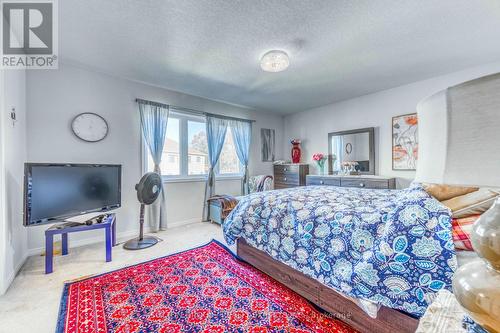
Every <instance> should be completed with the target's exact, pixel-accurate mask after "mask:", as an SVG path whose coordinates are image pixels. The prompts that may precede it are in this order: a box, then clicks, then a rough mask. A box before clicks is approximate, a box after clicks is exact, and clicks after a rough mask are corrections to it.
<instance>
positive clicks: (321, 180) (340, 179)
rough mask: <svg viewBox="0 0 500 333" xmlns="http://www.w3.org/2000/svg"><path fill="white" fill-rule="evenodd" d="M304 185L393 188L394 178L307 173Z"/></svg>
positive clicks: (394, 186)
mask: <svg viewBox="0 0 500 333" xmlns="http://www.w3.org/2000/svg"><path fill="white" fill-rule="evenodd" d="M306 185H329V186H340V187H357V188H371V189H394V188H396V179H395V178H389V177H382V176H336V175H335V176H332V175H330V176H319V175H308V176H307V177H306Z"/></svg>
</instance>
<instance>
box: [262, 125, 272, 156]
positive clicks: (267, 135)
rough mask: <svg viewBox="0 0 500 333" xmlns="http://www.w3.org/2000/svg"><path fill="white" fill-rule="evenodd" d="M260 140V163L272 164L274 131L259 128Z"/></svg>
mask: <svg viewBox="0 0 500 333" xmlns="http://www.w3.org/2000/svg"><path fill="white" fill-rule="evenodd" d="M260 140H261V143H262V147H261V157H262V162H274V151H275V150H274V146H275V138H274V129H269V128H261V129H260Z"/></svg>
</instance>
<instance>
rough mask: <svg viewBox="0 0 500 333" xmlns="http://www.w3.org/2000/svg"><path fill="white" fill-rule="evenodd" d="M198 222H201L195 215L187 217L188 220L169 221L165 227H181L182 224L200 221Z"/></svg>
mask: <svg viewBox="0 0 500 333" xmlns="http://www.w3.org/2000/svg"><path fill="white" fill-rule="evenodd" d="M200 222H201V218H199V217H195V218H193V219H188V220H182V221H176V222H171V223H167V229H171V228H177V227H182V226H185V225H188V224H193V223H200Z"/></svg>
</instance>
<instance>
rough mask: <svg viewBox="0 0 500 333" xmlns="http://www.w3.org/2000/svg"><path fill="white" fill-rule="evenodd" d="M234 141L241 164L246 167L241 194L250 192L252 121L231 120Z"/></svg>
mask: <svg viewBox="0 0 500 333" xmlns="http://www.w3.org/2000/svg"><path fill="white" fill-rule="evenodd" d="M229 127H231V132H232V133H233V141H234V143H235V145H236V154H237V155H238V159H239V160H240V162H241V164H243V166H244V168H245V173H244V174H243V179H242V180H241V194H243V195H245V194H248V193H250V191H249V188H248V156H249V155H250V141H251V139H252V123H250V122H248V121H239V120H231V121H230V122H229Z"/></svg>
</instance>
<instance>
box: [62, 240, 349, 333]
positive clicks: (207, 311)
mask: <svg viewBox="0 0 500 333" xmlns="http://www.w3.org/2000/svg"><path fill="white" fill-rule="evenodd" d="M56 332H57V333H66V332H68V333H69V332H71V333H76V332H79V333H82V332H85V333H100V332H116V333H139V332H141V333H142V332H160V333H174V332H200V333H201V332H204V333H209V332H210V333H222V332H249V333H250V332H252V333H264V332H287V333H294V332H295V333H299V332H354V330H352V329H351V328H349V327H348V326H347V325H345V324H344V323H342V322H340V321H338V320H335V319H333V318H330V317H327V316H326V315H324V314H322V313H320V312H318V311H317V310H316V309H315V308H314V307H313V306H312V305H311V304H310V303H308V302H307V301H306V300H305V299H303V298H302V297H301V296H299V295H297V294H296V293H294V292H293V291H291V290H290V289H288V288H287V287H285V286H283V285H282V284H280V283H279V282H277V281H275V280H274V279H272V278H270V277H268V276H267V275H265V274H263V273H261V272H260V271H258V270H257V269H255V268H253V267H251V266H250V265H247V264H245V263H243V262H241V261H240V260H238V259H236V258H235V257H234V256H233V255H232V254H231V253H230V252H229V250H227V249H226V248H225V247H224V246H223V245H222V244H220V243H218V242H217V241H212V242H210V243H209V244H207V245H204V246H202V247H199V248H195V249H192V250H188V251H185V252H182V253H178V254H174V255H170V256H167V257H163V258H159V259H155V260H152V261H149V262H144V263H141V264H138V265H135V266H130V267H126V268H123V269H120V270H117V271H114V272H110V273H106V274H103V275H99V276H95V277H91V278H87V279H84V280H80V281H76V282H72V283H68V284H66V285H65V287H64V292H63V296H62V301H61V308H60V313H59V321H58V326H57V331H56Z"/></svg>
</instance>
